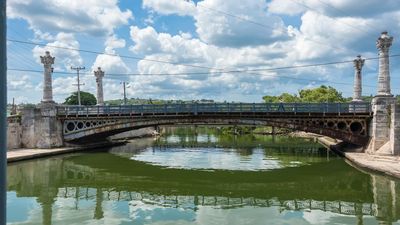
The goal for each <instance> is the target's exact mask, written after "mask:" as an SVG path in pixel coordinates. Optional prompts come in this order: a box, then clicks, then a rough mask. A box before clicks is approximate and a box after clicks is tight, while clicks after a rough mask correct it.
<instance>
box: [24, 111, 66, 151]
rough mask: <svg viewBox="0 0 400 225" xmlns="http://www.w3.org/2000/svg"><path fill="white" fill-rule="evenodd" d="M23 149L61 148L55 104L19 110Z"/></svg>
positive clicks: (60, 132) (59, 124) (61, 142)
mask: <svg viewBox="0 0 400 225" xmlns="http://www.w3.org/2000/svg"><path fill="white" fill-rule="evenodd" d="M21 126H22V141H21V146H22V147H23V148H55V147H60V146H63V144H64V141H63V136H62V123H61V122H60V121H59V120H57V116H56V108H55V104H47V103H46V104H41V105H40V107H39V108H24V109H22V110H21Z"/></svg>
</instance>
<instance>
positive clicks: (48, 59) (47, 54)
mask: <svg viewBox="0 0 400 225" xmlns="http://www.w3.org/2000/svg"><path fill="white" fill-rule="evenodd" d="M54 59H55V57H52V56H51V55H50V52H49V51H46V52H45V56H40V62H41V63H42V64H43V65H44V66H45V67H50V66H51V65H52V64H54Z"/></svg>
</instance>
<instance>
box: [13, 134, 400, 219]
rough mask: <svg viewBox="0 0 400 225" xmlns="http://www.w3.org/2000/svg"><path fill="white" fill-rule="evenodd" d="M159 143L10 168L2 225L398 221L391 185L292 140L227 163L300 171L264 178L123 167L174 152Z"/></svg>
mask: <svg viewBox="0 0 400 225" xmlns="http://www.w3.org/2000/svg"><path fill="white" fill-rule="evenodd" d="M174 135H176V134H174ZM214 137H215V138H216V139H217V141H214V143H216V144H218V146H219V148H221V149H224V148H225V147H229V148H230V149H231V148H234V147H233V145H234V144H235V143H233V142H231V144H230V145H229V144H228V143H229V142H226V143H225V144H224V142H220V141H219V140H220V139H219V138H218V136H216V135H215V136H214ZM167 138H168V137H166V139H167ZM184 140H187V139H186V137H185V138H184ZM191 140H196V142H197V143H203V142H205V141H203V140H206V139H203V138H192V139H191ZM199 140H202V141H199ZM163 141H164V140H157V141H156V143H154V140H152V139H146V140H141V141H138V140H136V141H134V142H133V143H132V144H130V145H127V146H121V147H117V148H112V149H110V152H97V153H90V154H76V155H70V156H65V157H56V158H49V159H43V160H33V161H27V162H23V163H18V164H12V165H10V166H9V167H8V177H7V178H8V190H9V192H8V203H7V208H9V209H13V210H11V211H10V210H9V212H8V213H9V214H8V222H9V223H11V224H20V223H24V224H25V223H29V224H82V223H93V224H266V223H268V224H283V223H285V224H293V223H297V224H356V223H358V224H376V223H377V221H379V222H380V223H382V224H392V223H396V222H395V221H398V220H399V217H400V183H399V182H398V181H396V180H391V179H389V178H387V177H383V176H379V175H372V174H365V173H361V172H359V171H357V170H355V169H353V168H351V167H350V166H348V165H347V164H345V162H343V160H341V159H338V158H336V157H333V156H330V158H329V159H328V158H327V155H326V152H325V153H324V152H323V151H320V150H316V149H319V148H320V147H319V146H317V145H316V144H315V143H313V142H308V144H309V150H305V149H307V147H305V149H304V148H301V147H299V145H298V142H301V140H294V139H293V140H292V141H293V142H292V143H295V144H293V146H292V147H290V146H289V143H288V142H289V141H290V139H287V138H286V139H281V140H279V139H277V140H276V142H275V143H278V144H277V145H271V142H270V141H266V142H263V141H261V140H259V139H257V141H258V142H262V144H261V147H260V145H259V144H257V146H258V147H257V149H253V150H248V149H243V150H239V152H237V153H235V154H236V155H237V156H238V157H249V156H250V157H252V156H253V155H254V154H256V155H257V154H261V152H263V154H264V155H263V157H264V158H267V157H271V158H274V159H275V160H276V161H286V162H291V161H295V160H297V161H300V162H301V163H302V164H300V165H297V166H296V167H291V166H282V167H279V168H276V169H273V170H268V171H263V170H261V171H255V169H254V170H253V169H250V170H247V171H243V170H188V169H182V168H174V167H170V168H168V167H165V166H160V165H156V164H155V163H148V162H142V161H137V160H132V159H131V158H132V156H133V155H140V154H146V152H147V151H149V150H148V149H149V148H151V149H153V148H154V149H156V155H158V154H159V152H161V151H166V152H168V151H167V149H168V148H176V147H179V145H176V144H182V141H179V142H169V141H165V142H164V143H165V144H166V143H169V144H173V145H172V146H166V145H164V144H162V143H160V142H163ZM280 141H281V142H285V143H287V145H286V147H285V148H281V149H280V147H282V146H284V145H279V142H280ZM207 142H208V141H207ZM303 142H304V141H303ZM183 144H185V143H183ZM304 144H307V143H304ZM279 146H280V147H279ZM194 147H195V148H198V147H196V146H194ZM200 147H202V145H200ZM202 148H203V147H202ZM157 149H162V150H157ZM213 149H214V148H213ZM296 149H297V150H296ZM300 149H303V150H300ZM262 150H263V151H262ZM242 151H244V153H243V152H242ZM258 151H259V152H258ZM187 154H192V153H191V152H189V153H187ZM304 160H306V161H307V160H308V161H307V163H304ZM22 205H23V206H24V207H21V206H22ZM397 224H398V222H397Z"/></svg>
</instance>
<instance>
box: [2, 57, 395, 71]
mask: <svg viewBox="0 0 400 225" xmlns="http://www.w3.org/2000/svg"><path fill="white" fill-rule="evenodd" d="M389 57H390V58H394V57H400V54H392V55H390V56H389ZM380 58H381V57H379V56H378V57H369V58H365V60H366V61H371V60H377V59H380ZM347 63H353V60H344V61H334V62H324V63H315V64H304V65H296V66H283V67H272V68H258V69H244V70H222V71H213V72H210V71H205V72H187V73H107V76H187V75H209V74H224V73H246V72H271V71H278V70H290V69H301V68H309V67H321V66H329V65H340V64H347ZM8 70H10V71H19V72H39V73H42V72H43V71H41V70H31V69H18V68H9V69H8ZM54 73H58V74H75V73H71V72H56V71H55V72H54ZM86 74H89V73H86Z"/></svg>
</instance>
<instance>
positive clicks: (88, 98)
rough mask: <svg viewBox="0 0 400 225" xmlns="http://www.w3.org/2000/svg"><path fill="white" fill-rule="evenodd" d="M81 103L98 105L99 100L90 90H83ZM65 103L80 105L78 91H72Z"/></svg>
mask: <svg viewBox="0 0 400 225" xmlns="http://www.w3.org/2000/svg"><path fill="white" fill-rule="evenodd" d="M80 94H81V104H82V105H96V104H97V100H96V97H94V95H93V94H91V93H89V92H84V91H81V92H80ZM64 104H65V105H78V92H74V93H72V94H71V95H70V96H69V97H67V98H66V99H65V102H64Z"/></svg>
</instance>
